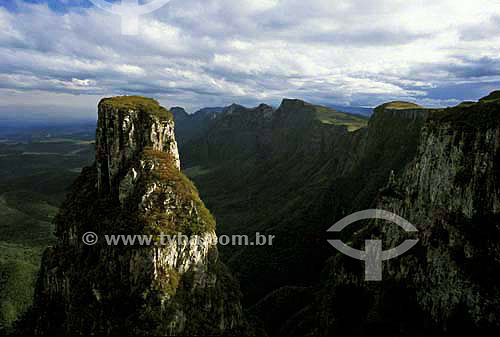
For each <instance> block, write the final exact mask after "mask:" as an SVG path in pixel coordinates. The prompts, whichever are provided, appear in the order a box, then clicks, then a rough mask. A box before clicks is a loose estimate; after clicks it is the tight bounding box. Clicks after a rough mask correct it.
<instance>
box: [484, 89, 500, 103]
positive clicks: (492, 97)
mask: <svg viewBox="0 0 500 337" xmlns="http://www.w3.org/2000/svg"><path fill="white" fill-rule="evenodd" d="M498 100H500V90H495V91H493V92H491V93H490V94H489V95H488V96H485V97H483V98H481V99H480V100H479V102H481V103H490V102H493V101H498Z"/></svg>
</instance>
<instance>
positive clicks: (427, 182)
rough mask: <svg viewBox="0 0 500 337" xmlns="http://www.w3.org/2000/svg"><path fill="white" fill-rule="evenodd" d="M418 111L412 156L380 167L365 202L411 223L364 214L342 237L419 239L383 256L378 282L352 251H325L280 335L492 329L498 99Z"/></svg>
mask: <svg viewBox="0 0 500 337" xmlns="http://www.w3.org/2000/svg"><path fill="white" fill-rule="evenodd" d="M403 112H404V111H403ZM391 113H392V112H391ZM409 114H410V112H404V115H408V116H409ZM385 115H387V114H385ZM425 115H426V116H427V120H426V121H425V123H424V125H423V128H422V130H421V132H420V133H419V134H420V141H419V145H418V148H417V152H416V154H415V157H414V159H413V160H412V161H411V162H410V163H409V164H408V165H407V166H406V167H405V168H404V169H403V170H402V171H401V172H399V173H396V175H395V176H394V175H392V176H391V177H390V179H389V183H388V184H387V186H386V187H385V188H383V189H381V190H380V193H379V195H378V198H377V199H376V201H375V204H374V206H375V208H378V209H383V210H387V211H390V212H393V213H395V214H397V215H399V216H402V217H403V218H405V219H406V220H408V221H409V222H410V223H412V224H414V225H415V226H416V227H417V228H418V230H419V232H418V233H417V234H416V235H409V234H408V233H407V232H405V231H402V230H401V229H400V228H398V227H397V226H394V225H389V224H388V223H385V222H379V221H374V222H369V223H367V224H366V226H365V227H364V228H363V229H362V230H358V231H357V232H354V233H353V232H351V233H348V234H349V237H346V238H345V242H350V245H351V246H353V247H356V248H362V247H363V242H364V240H366V239H370V238H380V239H382V240H383V246H384V249H389V248H392V247H396V246H398V245H399V244H401V243H402V242H403V241H404V240H406V239H410V238H417V239H419V240H420V241H419V243H418V244H417V246H415V247H414V248H412V249H411V250H410V251H409V252H408V253H406V254H405V255H403V256H400V257H398V258H395V259H392V260H389V261H386V262H384V264H383V272H384V273H383V281H382V282H366V281H364V266H363V263H362V262H361V261H358V260H353V259H351V258H349V257H346V256H345V255H342V254H340V253H337V254H336V255H334V254H335V253H332V255H333V256H332V257H331V258H330V260H329V261H328V263H327V267H326V268H325V269H324V272H323V281H322V285H321V287H319V288H318V292H317V296H316V300H315V301H313V303H312V304H311V305H309V306H308V307H306V308H304V309H303V311H301V312H300V313H298V314H297V315H296V316H295V317H292V318H291V319H290V320H289V321H288V322H287V324H285V326H284V328H283V330H282V331H281V333H282V335H286V336H294V335H297V336H300V335H304V334H310V335H318V336H329V335H332V334H350V335H353V336H365V335H373V334H376V335H378V334H380V335H390V336H393V335H397V336H399V335H412V336H429V335H432V336H453V335H457V334H464V333H468V334H478V333H483V334H484V335H493V334H492V332H495V334H496V333H498V331H499V330H500V321H499V317H500V288H499V286H498V279H500V273H499V270H500V259H499V256H500V255H499V253H500V244H499V242H500V213H499V212H500V203H499V201H500V199H499V193H500V185H499V184H500V104H499V101H498V100H497V101H493V102H480V103H475V104H472V105H470V106H467V107H464V106H460V107H456V108H450V109H445V110H437V111H427V112H426V113H425ZM379 117H380V116H379ZM358 228H359V227H358Z"/></svg>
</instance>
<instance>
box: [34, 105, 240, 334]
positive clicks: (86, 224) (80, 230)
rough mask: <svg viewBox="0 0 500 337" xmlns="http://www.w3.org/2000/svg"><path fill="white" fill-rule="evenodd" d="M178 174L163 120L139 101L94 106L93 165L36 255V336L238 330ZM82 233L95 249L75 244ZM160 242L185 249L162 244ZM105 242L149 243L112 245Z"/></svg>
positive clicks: (208, 228)
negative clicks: (117, 238) (133, 239)
mask: <svg viewBox="0 0 500 337" xmlns="http://www.w3.org/2000/svg"><path fill="white" fill-rule="evenodd" d="M179 167H180V164H179V154H178V151H177V145H176V142H175V137H174V124H173V121H172V118H171V116H170V115H169V113H168V111H166V110H164V109H163V108H161V107H160V106H159V105H158V103H157V102H155V101H153V100H149V99H145V98H138V97H134V98H126V97H125V98H124V97H116V98H112V99H105V100H103V101H101V103H100V104H99V122H98V127H97V158H96V165H95V166H93V167H89V168H86V169H84V171H83V172H82V175H81V176H80V177H79V178H78V180H77V181H76V182H75V184H74V186H73V191H72V193H70V195H69V197H68V199H67V200H66V201H65V203H64V205H63V206H62V208H61V211H60V214H59V215H58V217H57V219H56V235H57V237H58V241H57V244H56V246H55V247H51V248H49V249H47V251H46V252H45V253H44V257H43V261H42V267H41V272H40V276H39V280H38V285H37V289H36V296H35V308H34V313H35V320H36V327H35V333H37V334H48V333H55V334H97V335H102V334H119V333H123V334H128V335H130V334H133V335H149V334H151V335H207V334H208V335H222V334H227V333H230V332H234V331H239V329H240V328H242V327H243V326H244V325H245V322H244V319H243V314H242V310H241V305H240V302H239V290H238V287H237V284H236V283H235V282H234V280H233V279H232V278H231V276H230V275H229V273H228V272H227V271H226V270H225V267H224V266H223V265H222V264H221V262H220V261H219V258H218V251H217V246H216V245H217V242H216V241H217V240H216V239H217V238H216V235H215V221H214V219H213V217H212V216H211V215H210V213H209V212H208V210H207V209H206V208H205V206H204V204H203V202H202V201H201V200H200V199H199V197H198V193H197V191H196V188H195V187H194V186H193V185H192V183H191V182H190V181H189V180H188V179H187V178H186V177H185V176H184V175H182V173H181V172H180V171H179ZM90 231H91V232H95V233H96V234H97V235H98V236H99V241H98V242H97V244H95V245H93V246H88V245H84V243H83V242H82V235H83V234H84V233H86V232H90ZM160 233H164V234H169V235H177V234H182V235H185V236H186V237H187V238H189V239H191V240H182V241H171V242H170V241H168V240H166V239H165V241H164V242H163V243H164V245H161V243H162V242H158V235H159V234H160ZM111 234H123V235H127V234H130V235H134V234H140V235H143V234H145V235H152V236H153V237H154V240H153V242H152V244H149V245H140V244H137V243H136V245H134V246H131V245H125V244H118V245H116V246H110V245H108V244H107V242H106V240H105V237H104V235H111ZM195 236H197V240H194V237H195ZM155 240H156V241H155Z"/></svg>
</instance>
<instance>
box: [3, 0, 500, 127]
mask: <svg viewBox="0 0 500 337" xmlns="http://www.w3.org/2000/svg"><path fill="white" fill-rule="evenodd" d="M114 2H115V3H117V4H120V1H114ZM145 2H150V1H145ZM141 3H143V2H141ZM0 60H1V62H0V122H1V121H2V119H4V120H5V119H8V118H13V117H15V118H21V119H27V120H28V119H40V120H43V119H50V118H80V119H82V118H89V119H92V118H95V115H96V105H97V102H98V101H99V99H100V98H102V97H108V96H114V95H143V96H149V97H154V98H156V99H158V100H159V101H160V102H161V103H162V105H164V106H166V107H171V106H182V107H185V108H186V110H187V111H189V112H193V111H195V110H197V109H199V108H202V107H206V106H226V105H229V104H231V103H233V102H236V103H240V104H243V105H246V106H255V105H258V104H259V103H267V104H271V105H273V106H278V105H279V103H280V101H281V100H282V99H283V98H284V97H287V98H299V99H303V100H306V101H309V102H311V103H315V104H324V105H330V104H332V105H333V104H335V105H349V106H367V107H373V106H377V105H379V104H381V103H384V102H387V101H391V100H406V101H411V102H416V103H419V104H421V105H424V106H429V107H438V106H450V105H455V104H457V103H459V102H461V101H463V100H477V99H478V98H480V97H482V96H485V95H486V94H487V93H488V92H490V91H492V90H494V89H500V0H475V1H471V0H350V1H340V0H339V1H333V0H238V1H235V0H170V1H169V2H168V3H167V4H166V5H165V6H163V7H161V8H160V9H158V10H156V11H154V12H152V13H149V14H145V15H141V16H140V18H139V34H138V35H137V36H125V35H122V34H121V17H120V16H118V15H115V14H111V13H109V12H106V11H104V10H102V9H101V8H98V7H96V6H95V5H93V4H92V3H91V2H90V1H89V0H29V1H28V0H24V1H22V0H0Z"/></svg>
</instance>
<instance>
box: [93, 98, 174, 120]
mask: <svg viewBox="0 0 500 337" xmlns="http://www.w3.org/2000/svg"><path fill="white" fill-rule="evenodd" d="M99 105H100V106H108V107H110V108H115V109H134V110H140V111H144V112H147V113H150V114H152V115H155V116H158V117H160V118H161V119H165V120H173V115H172V113H171V112H170V111H168V110H167V109H165V108H164V107H162V106H160V103H158V101H156V100H154V99H152V98H147V97H142V96H115V97H110V98H103V99H102V100H101V102H100V103H99Z"/></svg>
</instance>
